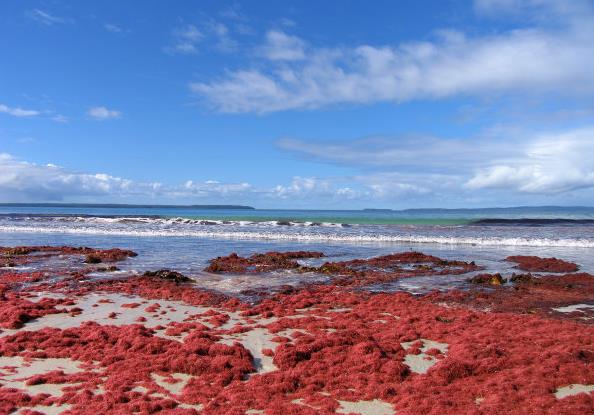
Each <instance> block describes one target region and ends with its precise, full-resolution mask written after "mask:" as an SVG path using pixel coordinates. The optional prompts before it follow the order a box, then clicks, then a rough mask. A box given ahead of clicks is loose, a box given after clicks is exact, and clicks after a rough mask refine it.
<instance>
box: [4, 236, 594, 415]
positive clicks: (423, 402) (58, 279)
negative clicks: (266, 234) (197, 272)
mask: <svg viewBox="0 0 594 415" xmlns="http://www.w3.org/2000/svg"><path fill="white" fill-rule="evenodd" d="M130 255H134V253H133V252H131V251H125V250H124V251H121V250H117V249H112V250H107V251H102V250H92V249H81V248H54V247H41V248H38V247H28V248H16V249H15V248H3V250H2V257H3V260H4V262H5V263H6V264H5V265H8V266H5V267H4V268H0V292H1V293H2V302H1V303H0V317H1V319H0V324H1V327H2V328H1V330H2V331H1V332H0V397H1V399H0V402H1V404H0V412H2V413H18V414H38V413H42V414H58V413H66V414H91V413H95V414H96V413H156V412H160V413H171V414H196V413H200V414H281V413H282V414H286V413H289V414H326V413H327V414H334V413H338V414H361V415H391V414H460V413H476V414H480V413H518V414H519V413H527V412H530V413H535V414H536V413H542V414H545V413H589V412H591V411H592V408H594V396H593V394H592V391H593V390H594V366H593V365H594V327H593V326H592V322H593V321H594V305H593V304H592V303H591V300H590V299H591V298H592V294H593V292H594V283H593V282H592V281H593V280H594V277H592V276H590V275H588V274H583V273H581V274H580V273H579V272H576V271H578V270H577V265H575V264H571V263H568V262H566V261H562V260H558V259H541V258H537V257H521V258H511V259H510V260H513V261H517V262H516V263H517V264H518V265H517V267H518V269H517V273H516V274H514V275H513V276H507V275H504V276H501V275H492V274H480V264H474V263H468V262H463V261H444V260H441V259H440V258H436V257H432V256H428V255H424V254H422V253H414V252H413V253H411V252H407V253H395V254H393V255H389V256H384V257H377V258H368V259H360V260H353V261H346V262H343V263H336V262H327V263H323V264H322V265H320V266H319V267H317V268H315V269H312V267H311V266H309V265H303V264H304V263H302V262H300V261H301V260H302V259H304V258H305V259H306V258H308V257H314V256H322V255H323V254H322V253H315V252H306V251H302V252H290V253H265V254H255V255H253V256H251V257H247V258H246V257H241V256H237V255H234V254H233V255H230V256H228V257H218V258H215V259H213V260H212V261H211V262H210V265H209V269H208V270H207V271H209V272H213V273H219V274H225V273H237V274H240V275H245V276H249V275H266V273H270V272H271V271H272V270H275V271H279V270H280V271H283V270H284V271H283V272H287V273H295V272H318V273H323V274H325V275H326V276H327V277H328V278H329V280H330V282H329V283H324V284H301V285H300V286H297V287H295V286H286V287H285V288H283V289H281V290H276V291H275V292H265V291H260V292H257V293H252V294H254V297H253V298H255V299H256V300H254V301H251V302H245V301H240V300H239V299H237V298H233V297H232V296H228V295H223V294H221V293H218V292H215V291H205V290H203V289H200V288H198V286H197V285H196V284H194V283H193V281H191V280H190V279H188V278H187V277H185V276H183V275H182V274H179V273H176V272H173V271H168V270H164V271H160V272H153V273H147V274H146V275H144V276H143V275H125V276H122V275H121V274H119V273H118V272H117V271H116V268H117V263H118V261H121V260H124V259H125V258H127V257H128V256H130ZM66 258H69V261H70V264H72V265H71V267H70V268H63V267H60V266H57V267H56V264H61V263H62V262H63V260H65V259H66ZM59 260H62V262H60V261H59ZM9 262H10V264H9ZM32 263H35V264H37V269H38V270H37V271H35V272H24V271H22V270H20V268H19V267H24V266H25V265H27V264H32ZM44 264H47V265H44ZM471 271H475V272H474V274H469V275H474V276H473V277H472V278H469V287H470V288H469V289H468V290H466V291H460V290H453V291H447V292H441V293H439V292H434V293H431V294H428V295H424V296H413V295H411V294H408V293H403V292H399V293H370V292H368V291H365V290H361V289H360V288H361V287H364V286H365V285H367V284H370V283H373V282H375V281H386V280H388V279H404V278H411V277H420V276H423V275H427V276H435V275H448V274H450V273H460V274H465V273H470V272H471ZM537 271H541V272H542V271H544V273H540V274H539V273H537ZM571 271H573V272H571ZM477 272H478V274H477ZM531 272H534V274H532V273H531ZM97 273H103V275H104V277H102V278H96V277H91V276H90V275H97ZM589 300H590V301H589Z"/></svg>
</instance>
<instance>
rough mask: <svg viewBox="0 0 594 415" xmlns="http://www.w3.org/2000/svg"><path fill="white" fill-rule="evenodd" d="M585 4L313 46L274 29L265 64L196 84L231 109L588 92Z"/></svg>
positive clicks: (592, 74)
mask: <svg viewBox="0 0 594 415" xmlns="http://www.w3.org/2000/svg"><path fill="white" fill-rule="evenodd" d="M547 10H548V11H549V12H551V13H553V12H554V11H556V10H557V9H556V8H553V7H549V8H548V9H547ZM580 10H581V13H570V11H567V10H564V12H563V13H561V12H558V13H557V14H554V16H555V18H556V19H557V20H556V21H555V24H554V25H548V24H544V25H534V26H532V27H524V28H519V29H514V30H509V31H507V32H501V33H495V34H488V35H482V36H472V37H470V36H467V35H465V34H464V33H462V32H459V31H454V30H442V31H440V32H439V33H437V38H436V40H434V41H418V42H407V43H401V44H398V45H385V46H374V45H365V44H363V45H359V46H354V47H342V48H321V47H317V48H316V47H309V48H308V47H307V46H306V44H305V42H304V41H302V40H301V39H299V38H296V37H293V36H291V37H289V36H287V35H285V34H284V33H282V32H278V31H275V32H269V33H268V35H267V40H266V43H265V45H264V46H263V47H262V48H261V50H264V51H268V53H265V54H264V55H266V57H267V59H268V60H266V61H264V62H262V63H261V64H260V65H258V67H259V69H252V68H253V67H254V66H253V65H250V67H249V68H244V69H239V70H235V71H230V72H228V73H227V74H226V75H225V76H223V77H221V78H219V79H215V80H212V81H207V82H194V83H191V84H190V89H191V90H192V91H193V92H195V93H196V94H198V95H200V96H202V97H204V98H205V99H206V100H207V101H208V102H209V103H210V104H211V105H212V106H213V107H214V108H215V109H217V110H219V111H222V112H231V113H233V112H256V113H266V112H271V111H282V110H289V109H313V108H320V107H324V106H331V105H339V104H370V103H375V102H395V103H398V102H403V101H409V100H415V99H440V98H447V97H452V96H460V95H473V96H476V95H485V94H500V93H520V92H522V93H530V94H539V93H550V92H553V93H561V94H585V95H588V96H589V95H591V94H592V92H594V71H592V70H591V68H592V67H593V66H594V48H593V47H592V42H591V39H592V38H594V17H593V15H592V13H591V11H589V9H585V8H582V9H580ZM271 35H272V36H271Z"/></svg>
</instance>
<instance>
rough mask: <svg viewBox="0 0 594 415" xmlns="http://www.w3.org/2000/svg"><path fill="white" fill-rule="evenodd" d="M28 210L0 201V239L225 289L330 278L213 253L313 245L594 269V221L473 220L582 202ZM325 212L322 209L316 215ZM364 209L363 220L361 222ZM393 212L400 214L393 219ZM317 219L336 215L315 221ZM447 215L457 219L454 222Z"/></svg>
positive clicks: (354, 254) (342, 256) (568, 214)
mask: <svg viewBox="0 0 594 415" xmlns="http://www.w3.org/2000/svg"><path fill="white" fill-rule="evenodd" d="M7 210H12V211H14V210H18V212H12V211H10V212H7ZM24 210H25V211H24ZM30 210H31V211H26V209H23V208H20V209H15V208H12V209H10V208H0V214H1V215H0V245H2V246H14V245H74V246H81V245H85V246H91V247H99V248H109V247H120V248H127V249H132V250H134V251H136V252H138V254H139V256H138V257H135V258H131V259H129V260H126V261H125V262H123V263H122V264H119V265H118V266H119V267H120V268H122V269H123V270H126V271H134V272H143V271H145V270H154V269H160V268H170V269H175V270H178V271H180V272H183V273H184V274H187V275H190V276H192V277H194V278H195V279H196V280H197V283H198V285H200V286H203V287H207V288H212V289H216V290H220V291H223V292H226V293H237V292H239V291H241V290H245V289H249V288H260V287H271V286H278V285H282V284H296V283H298V282H302V281H311V282H314V281H325V278H326V277H323V276H319V275H313V274H294V273H291V272H280V273H273V274H268V275H263V276H253V275H248V276H236V275H230V276H229V275H226V276H220V275H211V274H206V273H203V272H202V271H201V270H202V269H204V268H205V267H206V266H207V265H208V260H209V259H210V258H213V257H217V256H221V255H228V254H230V253H231V252H236V253H238V254H239V255H250V254H252V253H256V252H265V251H272V250H274V251H287V250H315V251H322V252H324V253H325V254H326V256H327V258H325V259H324V260H347V259H353V258H368V257H372V256H378V255H384V254H388V253H393V252H401V251H408V250H415V251H422V252H424V253H427V254H433V255H437V256H439V257H442V258H444V259H461V260H466V261H475V262H477V263H478V264H479V265H483V266H485V267H486V268H487V270H488V271H493V272H504V273H511V272H513V271H514V269H513V266H514V264H513V263H509V262H505V261H503V259H504V258H505V257H507V256H509V255H538V256H544V257H550V256H554V257H558V258H562V259H565V260H568V261H573V262H576V263H578V264H579V265H580V266H581V269H582V270H584V271H586V272H594V255H592V253H593V252H594V226H592V224H590V223H587V221H586V223H575V224H571V223H570V224H567V223H564V224H545V225H539V226H526V225H516V224H514V225H509V224H497V225H476V224H473V223H471V221H472V220H476V219H483V218H485V217H494V216H495V217H498V218H504V219H508V218H525V217H538V218H569V219H588V220H589V219H591V218H592V217H594V209H590V210H584V209H581V208H580V209H578V210H571V209H570V210H567V211H565V212H563V211H554V212H552V213H551V212H550V211H544V212H542V213H541V214H538V212H534V211H533V212H528V213H530V216H528V213H527V212H520V213H518V212H517V211H515V210H514V211H511V212H509V213H508V214H507V215H506V214H505V212H501V211H499V212H497V214H496V215H495V214H494V213H493V212H487V213H482V214H481V212H482V211H456V212H448V213H447V214H446V213H443V212H442V211H431V212H429V213H425V214H420V213H418V212H417V213H414V214H408V215H406V214H404V213H402V212H398V213H397V214H396V213H393V212H392V213H390V212H362V211H347V212H341V211H318V212H311V211H245V212H243V213H241V212H237V211H216V212H215V211H212V210H210V211H202V212H191V213H192V215H191V218H188V217H187V216H184V215H183V213H187V212H186V211H184V210H181V211H180V210H178V211H176V210H175V209H174V210H168V211H167V212H165V213H164V212H162V211H157V213H155V210H154V209H153V210H150V209H149V210H145V211H144V212H143V211H142V209H139V210H134V211H133V212H131V211H129V210H126V211H124V212H122V210H121V209H119V210H118V209H111V210H110V209H103V210H102V211H100V212H97V211H96V209H82V208H79V209H78V210H76V209H75V210H74V211H73V210H72V209H70V211H68V212H64V211H63V210H64V209H56V208H45V210H44V211H41V212H40V211H39V210H40V208H32V209H30ZM320 212H322V213H324V214H325V215H326V217H325V218H320V215H321V213H320ZM440 212H441V213H440ZM14 213H17V214H14ZM40 214H52V216H45V215H40ZM65 214H66V215H65ZM122 214H124V216H121V215H122ZM281 214H282V215H283V216H282V217H281V216H280V215H281ZM487 214H488V216H487ZM94 215H103V216H101V217H98V216H94ZM118 215H119V216H118ZM137 215H143V216H141V217H138V216H137ZM242 215H243V216H242ZM247 215H250V216H249V217H248V216H247ZM357 215H358V216H357ZM105 216H109V217H105ZM322 216H323V215H322ZM359 216H362V217H364V218H366V219H365V220H359V219H357V218H358V217H359ZM394 216H398V218H396V219H394V218H393V217H394ZM254 217H257V220H255V219H254ZM378 217H379V219H378ZM386 217H392V219H389V218H388V219H389V220H391V221H392V222H398V223H387V224H386V223H377V222H378V221H380V219H381V221H383V222H385V221H387V220H388V219H386ZM314 219H332V220H328V221H326V222H323V221H320V222H319V221H317V220H314ZM336 219H339V220H336ZM340 219H342V220H340ZM345 219H349V220H345ZM429 219H430V220H429ZM448 221H449V222H452V221H456V222H460V223H456V224H452V223H449V222H448ZM436 223H438V224H436ZM468 277H469V275H463V276H445V277H444V276H439V277H419V278H411V279H402V280H400V281H397V282H395V283H391V284H388V285H382V286H376V287H370V289H375V290H382V291H383V290H406V291H410V292H414V293H420V292H427V291H429V290H432V289H447V288H451V287H453V286H464V284H465V281H466V279H467V278H468Z"/></svg>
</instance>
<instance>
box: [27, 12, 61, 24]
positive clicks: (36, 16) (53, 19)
mask: <svg viewBox="0 0 594 415" xmlns="http://www.w3.org/2000/svg"><path fill="white" fill-rule="evenodd" d="M27 16H29V18H31V19H33V20H35V21H36V22H38V23H41V24H43V25H45V26H53V25H55V24H62V23H66V20H65V19H63V18H61V17H58V16H53V15H51V14H49V13H48V12H46V11H43V10H40V9H33V10H29V11H28V12H27Z"/></svg>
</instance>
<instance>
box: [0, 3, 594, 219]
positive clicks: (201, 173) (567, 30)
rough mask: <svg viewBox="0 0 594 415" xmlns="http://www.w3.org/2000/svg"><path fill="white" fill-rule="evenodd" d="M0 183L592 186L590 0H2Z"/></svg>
mask: <svg viewBox="0 0 594 415" xmlns="http://www.w3.org/2000/svg"><path fill="white" fill-rule="evenodd" d="M0 39H1V40H0V202H93V203H164V204H247V205H251V206H255V207H259V208H324V209H348V208H394V209H400V208H418V207H436V208H472V207H488V206H518V205H522V206H524V205H562V206H568V205H586V206H593V205H594V70H593V69H592V68H594V1H593V0H573V1H565V0H563V1H561V0H475V1H471V0H468V1H463V0H443V1H441V0H434V1H428V0H420V1H414V2H412V1H410V2H404V1H399V2H395V1H381V0H376V1H373V2H370V1H354V0H341V1H324V2H313V1H295V0H292V1H291V0H288V1H283V2H278V1H245V2H238V1H214V0H213V1H208V0H204V1H174V2H165V1H143V2H136V1H121V0H104V1H101V2H94V1H54V0H40V1H28V0H23V1H3V2H0Z"/></svg>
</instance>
